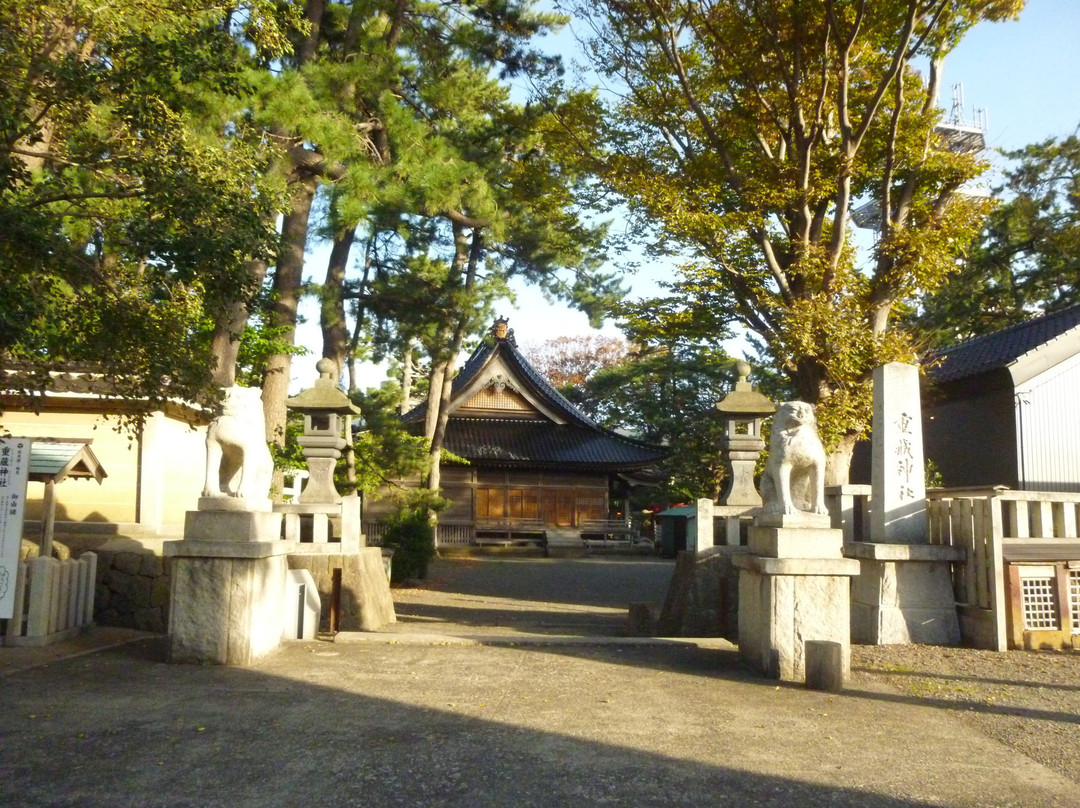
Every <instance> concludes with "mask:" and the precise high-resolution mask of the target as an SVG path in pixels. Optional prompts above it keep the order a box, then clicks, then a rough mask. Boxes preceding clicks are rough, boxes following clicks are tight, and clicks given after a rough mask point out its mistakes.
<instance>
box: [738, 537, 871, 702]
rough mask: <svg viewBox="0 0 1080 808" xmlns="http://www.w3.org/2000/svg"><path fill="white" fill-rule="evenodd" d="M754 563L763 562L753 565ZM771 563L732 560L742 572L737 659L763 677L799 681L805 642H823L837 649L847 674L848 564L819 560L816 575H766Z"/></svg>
mask: <svg viewBox="0 0 1080 808" xmlns="http://www.w3.org/2000/svg"><path fill="white" fill-rule="evenodd" d="M758 560H760V561H762V562H765V563H761V564H759V563H755V561H758ZM770 561H775V559H757V557H756V556H752V555H747V556H743V557H740V558H738V559H736V564H737V565H738V566H739V567H740V568H741V571H740V574H739V655H740V656H741V657H742V658H743V660H744V661H745V662H746V663H747V664H749V665H750V666H751V667H753V668H754V669H756V670H758V671H760V672H761V673H763V674H765V675H766V676H768V677H771V678H773V679H781V680H784V681H789V682H802V681H804V680H805V677H806V651H805V643H806V642H807V641H808V640H826V641H832V642H836V643H839V644H840V648H841V660H842V668H843V670H845V671H846V670H847V669H848V668H849V667H850V659H851V635H850V620H851V617H850V608H849V606H850V598H849V589H850V586H851V584H850V576H851V575H852V568H851V562H850V561H847V560H844V559H838V560H835V561H833V560H827V559H820V560H817V563H816V564H814V565H813V569H815V570H817V571H816V572H812V573H810V574H794V575H789V574H773V573H771V572H770V571H769V570H770V567H772V566H775V564H770V563H769V562H770ZM806 563H808V562H804V564H806ZM809 568H810V567H808V569H809ZM830 568H831V572H830Z"/></svg>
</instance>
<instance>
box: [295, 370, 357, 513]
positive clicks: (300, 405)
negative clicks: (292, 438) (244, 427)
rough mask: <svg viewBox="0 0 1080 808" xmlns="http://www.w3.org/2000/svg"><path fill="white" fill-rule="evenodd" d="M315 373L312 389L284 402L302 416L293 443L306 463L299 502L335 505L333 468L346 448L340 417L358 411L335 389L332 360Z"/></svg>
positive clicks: (337, 497) (344, 419) (336, 493)
mask: <svg viewBox="0 0 1080 808" xmlns="http://www.w3.org/2000/svg"><path fill="white" fill-rule="evenodd" d="M315 369H316V370H318V371H319V378H318V379H317V380H316V381H315V386H314V387H309V388H308V389H307V390H304V391H303V392H301V393H300V394H299V395H296V396H293V397H292V398H290V399H287V400H286V401H285V406H287V407H289V409H293V410H296V411H297V412H302V413H303V414H304V433H303V435H301V436H300V437H299V439H298V440H297V442H298V443H299V444H300V447H301V448H302V449H303V453H304V459H305V460H307V464H308V480H307V485H305V486H304V490H303V492H301V494H300V502H301V503H305V504H308V503H339V502H341V495H340V494H339V493H338V491H337V489H336V488H335V487H334V468H335V467H336V466H337V461H338V458H340V457H341V450H342V449H344V448H345V446H346V445H347V442H346V440H345V438H344V437H343V436H342V432H343V430H344V426H345V423H346V422H347V420H348V419H346V418H344V417H343V416H347V415H356V414H359V412H360V410H359V409H358V408H357V407H356V406H354V405H353V403H352V402H351V401H349V397H348V396H346V395H345V394H344V393H343V392H341V390H339V389H338V386H337V381H336V379H335V375H336V372H337V363H335V362H334V360H333V359H320V360H319V361H318V363H317V364H316V365H315Z"/></svg>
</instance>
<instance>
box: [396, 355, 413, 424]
mask: <svg viewBox="0 0 1080 808" xmlns="http://www.w3.org/2000/svg"><path fill="white" fill-rule="evenodd" d="M412 378H413V349H412V345H406V346H405V351H404V353H403V356H402V357H401V401H400V402H399V403H398V412H399V413H401V414H402V415H404V414H405V413H407V412H408V411H409V410H410V409H412V406H411V405H412Z"/></svg>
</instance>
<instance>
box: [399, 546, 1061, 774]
mask: <svg viewBox="0 0 1080 808" xmlns="http://www.w3.org/2000/svg"><path fill="white" fill-rule="evenodd" d="M672 566H673V565H672V564H671V562H660V561H659V560H657V559H642V560H630V559H611V560H601V559H591V560H588V559H585V560H554V559H543V560H535V559H497V560H496V559H484V560H478V559H452V560H440V561H437V562H436V563H435V564H433V565H432V570H431V575H430V576H429V578H428V580H426V581H424V582H422V583H421V584H420V586H418V587H408V588H404V589H397V590H395V592H394V600H395V603H396V607H397V609H398V615H399V619H400V620H401V622H400V623H398V624H397V625H396V626H395V627H394V630H395V631H402V630H404V631H409V630H419V631H439V630H445V629H448V628H455V629H464V630H474V631H475V630H476V629H477V628H479V627H483V629H484V631H485V632H487V633H508V632H509V633H513V632H521V631H525V632H531V633H539V634H561V635H567V634H588V635H594V636H595V635H608V636H612V635H620V634H623V633H624V631H625V620H626V606H627V604H628V603H630V602H631V601H635V600H640V601H648V602H653V603H656V604H659V603H660V602H662V600H663V596H664V594H665V592H666V590H667V585H668V582H669V581H670V576H671V570H672ZM851 666H852V686H853V687H858V686H859V685H860V683H862V684H865V683H867V682H869V681H874V682H878V683H883V684H885V685H888V686H889V687H891V688H893V689H894V690H895V692H896V696H895V698H896V699H897V701H901V702H913V703H919V704H924V705H931V706H936V707H939V708H941V709H943V710H948V711H950V712H952V713H953V714H954V715H956V716H957V717H958V718H960V719H961V720H963V721H965V722H968V723H969V724H970V725H971V726H973V727H974V728H976V729H977V730H978V731H979V732H981V733H982V734H984V735H987V736H989V737H991V738H994V739H996V740H998V741H1001V742H1002V743H1004V744H1006V745H1007V746H1010V747H1012V748H1013V749H1015V750H1017V751H1019V752H1021V753H1022V754H1024V755H1026V756H1028V757H1029V758H1032V759H1033V760H1036V761H1038V762H1039V763H1042V764H1044V765H1046V766H1048V767H1050V768H1051V769H1054V770H1055V771H1057V772H1060V773H1061V774H1063V775H1065V776H1066V777H1068V778H1070V779H1071V780H1073V781H1074V782H1077V783H1080V652H1064V651H1063V652H1054V651H1007V652H1004V653H997V652H993V651H974V650H971V649H966V648H940V647H935V646H927V645H892V646H853V648H852V659H851ZM958 751H959V750H958Z"/></svg>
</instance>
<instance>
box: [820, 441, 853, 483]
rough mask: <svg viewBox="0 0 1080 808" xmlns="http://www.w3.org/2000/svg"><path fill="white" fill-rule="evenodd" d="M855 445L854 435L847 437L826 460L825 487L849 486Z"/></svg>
mask: <svg viewBox="0 0 1080 808" xmlns="http://www.w3.org/2000/svg"><path fill="white" fill-rule="evenodd" d="M855 443H856V440H855V436H854V435H845V436H844V437H843V438H841V439H840V442H839V443H838V444H837V445H836V447H835V448H834V449H833V450H832V451H831V452H830V453H829V456H828V457H827V458H825V485H847V482H848V479H849V478H850V475H851V456H852V454H853V453H854V452H855Z"/></svg>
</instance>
